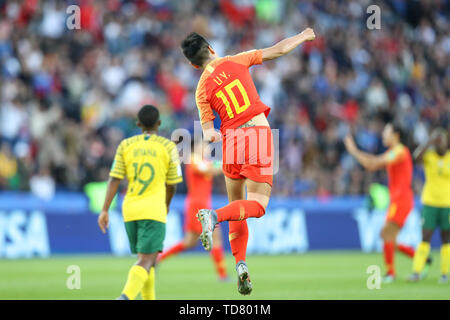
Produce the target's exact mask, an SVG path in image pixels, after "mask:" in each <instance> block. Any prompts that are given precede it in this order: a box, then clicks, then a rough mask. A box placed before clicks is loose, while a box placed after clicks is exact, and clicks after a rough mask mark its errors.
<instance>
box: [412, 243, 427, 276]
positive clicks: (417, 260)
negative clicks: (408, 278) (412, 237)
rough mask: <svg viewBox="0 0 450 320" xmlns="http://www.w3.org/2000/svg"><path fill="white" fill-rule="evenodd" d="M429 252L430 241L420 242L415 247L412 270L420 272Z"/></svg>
mask: <svg viewBox="0 0 450 320" xmlns="http://www.w3.org/2000/svg"><path fill="white" fill-rule="evenodd" d="M429 254H430V243H428V242H421V243H420V244H419V246H418V247H417V249H416V253H415V254H414V260H413V272H415V273H421V272H422V270H423V267H424V266H425V262H426V261H427V258H428V255H429Z"/></svg>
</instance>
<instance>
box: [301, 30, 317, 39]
mask: <svg viewBox="0 0 450 320" xmlns="http://www.w3.org/2000/svg"><path fill="white" fill-rule="evenodd" d="M302 35H303V36H304V37H305V41H312V40H314V39H315V38H316V35H315V34H314V30H313V29H311V28H306V29H305V30H303V31H302Z"/></svg>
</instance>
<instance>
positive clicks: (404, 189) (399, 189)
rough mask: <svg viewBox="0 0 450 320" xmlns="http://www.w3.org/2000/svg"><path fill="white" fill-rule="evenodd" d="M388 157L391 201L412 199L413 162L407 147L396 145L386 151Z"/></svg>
mask: <svg viewBox="0 0 450 320" xmlns="http://www.w3.org/2000/svg"><path fill="white" fill-rule="evenodd" d="M388 154H389V159H392V160H391V161H390V162H389V163H388V165H387V173H388V180H389V181H388V186H389V195H390V198H391V202H411V201H413V197H414V194H413V191H412V187H411V183H412V173H413V163H412V158H411V153H410V152H409V149H408V148H406V147H405V146H404V145H398V146H397V147H395V148H394V149H392V150H389V151H388Z"/></svg>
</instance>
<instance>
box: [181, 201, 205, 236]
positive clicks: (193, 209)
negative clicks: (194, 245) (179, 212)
mask: <svg viewBox="0 0 450 320" xmlns="http://www.w3.org/2000/svg"><path fill="white" fill-rule="evenodd" d="M209 208H211V203H210V201H205V200H203V199H189V198H186V203H185V210H186V211H185V215H184V231H185V232H188V231H190V232H194V233H197V234H200V233H202V225H201V223H200V222H199V221H198V219H197V216H196V215H197V213H198V211H199V210H200V209H209Z"/></svg>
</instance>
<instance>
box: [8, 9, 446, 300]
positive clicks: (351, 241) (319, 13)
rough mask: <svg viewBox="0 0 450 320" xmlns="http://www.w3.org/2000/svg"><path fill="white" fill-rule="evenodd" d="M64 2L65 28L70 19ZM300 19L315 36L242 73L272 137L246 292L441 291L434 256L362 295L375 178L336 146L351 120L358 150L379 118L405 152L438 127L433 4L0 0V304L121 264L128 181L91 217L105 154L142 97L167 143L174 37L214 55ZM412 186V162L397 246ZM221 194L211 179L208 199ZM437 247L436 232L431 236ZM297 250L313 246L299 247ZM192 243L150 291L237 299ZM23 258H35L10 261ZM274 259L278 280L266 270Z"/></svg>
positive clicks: (176, 73) (442, 92) (51, 293)
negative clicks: (156, 113) (416, 277)
mask: <svg viewBox="0 0 450 320" xmlns="http://www.w3.org/2000/svg"><path fill="white" fill-rule="evenodd" d="M71 5H75V6H78V7H77V8H79V13H80V16H79V18H80V19H79V22H80V29H76V30H71V29H70V28H68V25H67V22H68V19H72V20H71V21H72V22H73V19H74V18H73V16H72V15H73V14H74V11H72V10H69V11H67V10H68V8H69V6H71ZM370 5H377V6H378V8H380V14H381V29H374V30H370V29H368V27H367V24H366V23H367V19H368V18H369V16H370V13H367V8H368V7H369V6H370ZM75 12H76V11H75ZM306 27H312V28H313V29H314V31H315V34H316V37H317V38H316V40H315V41H313V42H308V43H305V44H304V45H302V46H300V47H299V48H297V49H295V50H294V51H293V52H291V53H290V54H289V55H287V56H285V57H282V58H280V59H277V60H275V61H270V62H267V63H265V64H264V65H263V66H255V67H253V68H252V69H251V73H252V76H253V78H254V80H255V84H256V86H257V89H258V91H259V93H260V96H261V99H262V101H263V102H264V103H266V104H267V105H268V106H270V107H271V108H272V111H271V114H270V115H269V121H270V123H271V126H272V128H277V129H279V134H280V136H279V138H280V139H279V142H280V144H279V146H280V155H279V159H280V163H279V168H280V170H279V172H278V173H277V174H276V175H275V176H274V188H273V193H272V194H273V197H272V198H271V201H270V204H269V207H268V209H267V214H266V215H265V216H264V218H263V219H250V220H249V221H248V223H249V229H250V238H249V243H248V250H247V253H248V254H249V256H250V257H249V261H250V262H249V264H250V265H251V266H252V267H253V266H254V267H255V270H258V272H255V274H254V275H252V280H254V281H255V283H257V284H258V287H257V290H255V293H254V294H252V297H253V299H267V298H274V299H278V298H283V299H296V298H306V299H311V298H318V299H323V298H325V299H330V298H336V290H338V289H337V288H339V294H338V297H339V298H341V299H342V298H343V299H347V298H349V299H361V298H381V299H391V298H392V299H399V298H411V297H416V298H417V297H421V298H435V299H440V298H447V299H448V289H446V288H444V287H440V288H437V287H436V283H435V279H433V277H435V278H437V276H438V270H437V269H438V268H437V267H436V268H435V269H434V270H433V271H432V272H431V275H430V278H431V279H432V280H430V281H431V282H430V281H429V282H426V281H425V282H422V284H421V285H420V286H419V285H418V286H416V287H417V288H416V289H410V287H409V286H405V285H404V284H403V286H402V284H400V285H398V286H397V287H396V286H393V287H391V289H388V290H374V291H370V290H367V289H366V288H365V286H364V284H365V283H366V278H365V277H366V276H367V275H366V269H367V266H368V265H380V264H381V263H382V259H381V257H380V255H379V254H378V253H377V252H379V251H380V250H381V246H382V242H381V239H380V237H379V233H380V229H381V227H382V225H383V222H384V219H385V218H384V217H385V211H386V208H387V205H388V202H389V195H388V192H387V188H386V182H387V177H386V174H385V172H384V171H379V172H372V173H371V172H368V171H365V170H363V169H362V168H361V167H360V166H359V165H358V164H357V163H356V162H355V161H354V160H353V159H352V158H351V157H350V156H349V155H348V154H347V153H346V151H345V148H344V146H343V144H342V139H343V137H344V136H345V134H346V133H347V132H348V131H349V130H351V131H352V132H353V134H354V136H355V138H356V142H357V144H358V145H359V146H360V148H362V149H363V150H365V151H368V152H371V153H381V152H383V151H385V149H384V147H383V146H382V143H381V130H382V127H383V125H384V123H383V119H382V117H380V116H379V115H380V114H381V113H383V112H385V111H389V112H390V113H392V114H393V115H394V117H395V120H397V121H398V122H400V123H401V125H402V126H403V128H404V129H405V130H406V131H407V133H408V137H407V140H406V141H404V142H405V144H406V145H407V146H408V147H409V148H410V150H411V152H412V151H413V150H414V149H415V148H416V147H417V146H418V145H419V144H421V143H423V142H424V141H426V140H427V139H428V136H429V134H430V132H431V130H432V129H433V128H435V127H438V126H441V127H444V128H446V129H447V130H450V67H449V66H450V63H449V60H450V1H449V0H385V1H376V0H373V1H371V0H370V1H369V0H328V1H312V0H302V1H295V0H277V1H275V0H239V1H238V0H186V1H184V0H183V1H178V0H104V1H101V0H70V1H69V0H67V1H64V0H60V1H56V0H17V1H14V0H11V1H5V0H0V298H3V299H5V298H6V299H11V298H21V299H29V298H34V299H36V298H37V299H45V298H50V299H55V298H56V299H64V298H65V299H72V298H73V299H75V298H77V299H78V298H81V299H90V298H92V299H99V298H102V299H111V298H113V297H115V295H116V293H119V292H120V289H121V287H122V285H123V281H124V279H125V275H126V271H127V270H128V268H129V266H130V265H131V264H132V263H134V257H131V256H130V252H129V246H128V240H127V236H126V233H125V229H124V226H123V220H122V217H121V213H120V205H121V201H122V198H123V195H124V192H125V190H126V185H124V186H122V188H121V191H120V195H119V196H118V197H117V199H116V200H115V202H114V203H113V206H112V208H111V211H110V228H109V231H108V234H107V235H103V234H102V233H101V232H100V230H99V228H98V226H97V214H98V212H99V211H100V209H101V206H102V204H103V199H104V195H105V190H106V180H107V178H108V173H109V169H110V167H111V164H112V160H113V157H114V153H115V151H116V148H117V146H118V144H119V142H120V141H121V139H123V138H126V137H129V136H132V135H134V134H137V133H139V131H138V129H137V128H136V126H135V122H136V112H137V111H138V110H139V108H140V107H141V106H142V105H143V104H146V103H150V104H154V105H156V106H157V107H158V108H159V110H160V113H161V118H162V128H161V134H162V135H164V136H166V137H168V138H170V136H171V134H172V132H173V131H174V130H175V129H178V128H184V129H187V130H189V131H190V132H192V131H193V129H194V121H197V120H198V113H197V109H196V105H195V99H194V92H195V88H196V85H197V81H198V79H199V77H200V74H201V72H200V71H199V70H196V69H194V68H192V67H191V66H190V65H189V64H188V63H187V61H186V59H185V58H184V57H183V55H182V52H181V50H180V47H179V45H180V41H181V40H182V39H183V38H184V37H185V36H186V35H187V34H188V33H189V32H191V31H197V32H199V33H201V34H202V35H204V36H205V37H207V39H208V40H209V41H210V43H211V45H212V46H213V48H214V49H215V50H216V51H217V53H218V54H219V55H231V54H236V53H239V52H241V51H245V50H250V49H254V48H263V47H267V46H271V45H273V44H275V43H276V42H277V41H279V40H282V39H283V38H285V37H289V36H292V35H295V34H296V33H298V32H301V31H302V30H303V29H305V28H306ZM216 125H217V127H218V123H217V124H216ZM423 180H424V178H423V169H422V165H421V164H420V163H416V164H415V166H414V181H413V188H414V191H415V195H416V206H415V208H414V210H413V211H412V213H411V214H410V216H409V218H408V220H407V222H406V224H405V227H404V228H403V229H402V232H401V233H400V235H399V238H398V240H399V241H400V242H402V243H404V244H406V245H412V246H415V245H417V244H418V243H419V242H420V240H421V231H420V230H421V220H420V207H421V204H420V198H419V197H420V192H421V188H422V185H423ZM185 194H186V184H185V182H184V183H183V184H181V185H180V186H179V188H178V192H177V195H176V196H175V198H174V200H173V202H172V205H171V211H170V213H169V215H168V222H167V232H166V239H165V243H164V246H165V248H167V247H170V246H171V245H173V244H176V243H178V242H179V241H180V240H181V239H182V238H183V219H184V217H183V212H184V201H185ZM226 203H227V198H226V196H225V188H224V181H223V177H221V176H218V177H216V178H215V180H214V196H213V207H215V208H217V207H220V206H222V205H224V204H226ZM222 227H223V229H222V231H223V232H222V234H223V236H224V239H223V240H224V241H223V242H224V246H225V249H226V250H227V252H228V255H227V268H229V270H230V272H231V271H232V270H233V268H234V265H233V262H232V260H233V258H232V257H231V255H230V254H229V243H228V238H227V231H228V226H227V224H222V225H221V228H222ZM439 244H440V240H439V237H438V235H437V234H435V237H434V238H433V240H432V246H433V247H434V248H436V247H437V246H439ZM319 250H321V251H319ZM324 250H333V251H332V252H329V251H324ZM336 250H339V251H336ZM346 250H351V251H349V252H346ZM309 251H316V252H314V253H311V254H309V253H308V254H303V253H305V252H309ZM317 251H319V252H317ZM194 252H199V253H200V252H201V253H202V254H198V255H196V254H191V255H188V254H186V255H185V254H182V256H183V257H176V258H174V259H173V260H169V261H168V262H167V263H164V264H162V266H161V267H160V269H158V277H157V281H158V282H157V288H158V289H157V292H158V297H159V298H163V299H164V298H167V299H180V298H181V299H186V298H191V299H204V298H205V297H208V298H210V299H236V298H239V297H238V296H237V293H236V288H235V283H234V282H233V283H231V284H219V283H216V282H215V281H214V272H213V269H212V266H211V264H208V263H206V262H205V261H206V259H209V258H208V257H206V255H205V254H204V251H203V250H202V248H201V246H198V247H197V248H195V249H194ZM371 252H374V253H373V254H370V253H371ZM98 254H102V255H98ZM267 254H270V255H272V256H271V257H270V259H267V258H266V257H265V255H267ZM433 254H435V253H433ZM112 255H114V256H112ZM436 255H437V254H436ZM53 256H55V257H53ZM117 256H123V257H122V258H119V257H117ZM36 257H38V258H47V259H32V260H27V263H25V264H24V263H22V260H21V259H18V260H15V259H17V258H36ZM49 257H50V258H49ZM179 259H182V260H179ZM402 259H403V258H402V257H400V258H399V260H398V264H399V266H400V268H399V270H402V271H401V272H407V270H408V271H409V270H410V267H411V262H410V260H406V258H404V259H403V260H402ZM205 263H206V264H205ZM73 265H75V266H79V267H80V268H81V271H82V272H83V277H84V278H83V280H82V288H83V290H67V288H69V286H67V288H66V285H65V284H66V278H67V276H68V275H67V273H66V272H65V271H66V268H67V266H73ZM105 266H107V268H105ZM279 266H283V268H284V269H283V274H281V273H278V274H277V275H276V276H274V275H273V272H272V271H273V270H277V269H278V268H279ZM67 270H69V269H67ZM68 272H69V271H68ZM433 272H434V273H433ZM84 279H88V280H86V281H85V280H84ZM192 288H196V290H191V289H192ZM255 288H256V286H255ZM392 288H393V289H392ZM69 289H70V288H69ZM347 289H348V290H347Z"/></svg>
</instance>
